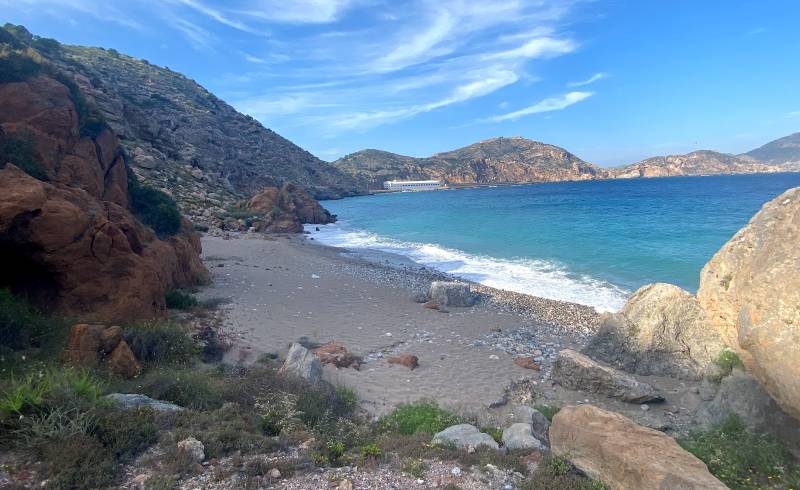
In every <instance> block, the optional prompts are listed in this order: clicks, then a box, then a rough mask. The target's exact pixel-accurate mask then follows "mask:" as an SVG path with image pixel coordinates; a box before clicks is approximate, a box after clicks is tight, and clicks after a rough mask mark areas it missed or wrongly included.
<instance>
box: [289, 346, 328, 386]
mask: <svg viewBox="0 0 800 490" xmlns="http://www.w3.org/2000/svg"><path fill="white" fill-rule="evenodd" d="M278 374H281V375H283V376H292V377H295V378H299V379H303V380H306V381H308V382H309V383H311V384H317V383H319V382H321V381H322V363H320V361H319V358H317V356H315V355H314V353H313V352H311V351H310V350H308V349H306V348H305V347H303V346H302V345H300V344H298V343H297V342H295V343H294V344H292V346H291V347H290V348H289V353H288V354H286V360H285V361H284V362H283V365H282V366H281V368H280V369H279V370H278Z"/></svg>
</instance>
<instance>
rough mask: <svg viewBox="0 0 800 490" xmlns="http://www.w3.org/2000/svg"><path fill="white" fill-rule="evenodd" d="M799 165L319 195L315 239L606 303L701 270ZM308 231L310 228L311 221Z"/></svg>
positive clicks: (692, 283)
mask: <svg viewBox="0 0 800 490" xmlns="http://www.w3.org/2000/svg"><path fill="white" fill-rule="evenodd" d="M796 186H800V174H798V173H795V174H762V175H738V176H713V177H672V178H660V179H636V180H608V181H593V182H564V183H548V184H530V185H521V186H513V187H491V188H477V189H464V190H453V191H436V192H420V193H396V194H384V195H377V196H365V197H355V198H349V199H342V200H336V201H326V202H324V203H323V205H324V206H325V207H326V208H328V209H329V210H330V211H331V212H333V213H335V214H337V215H338V216H339V222H338V223H336V224H333V225H328V226H323V227H320V231H319V232H313V235H314V236H315V238H316V239H317V240H319V241H320V242H322V243H326V244H330V245H337V246H343V247H347V248H351V249H360V248H368V249H377V250H383V251H389V252H395V253H400V254H403V255H406V256H408V257H410V258H411V259H413V260H415V261H417V262H419V263H420V264H424V265H426V266H429V267H433V268H436V269H439V270H442V271H445V272H449V273H452V274H455V275H458V276H461V277H464V278H467V279H471V280H474V281H478V282H481V283H484V284H487V285H489V286H493V287H499V288H504V289H509V290H513V291H518V292H524V293H529V294H535V295H537V296H542V297H546V298H552V299H560V300H566V301H574V302H578V303H582V304H587V305H590V306H594V307H595V308H597V309H598V310H601V311H608V310H616V309H618V308H620V307H621V306H622V305H623V304H624V302H625V299H626V297H627V296H628V295H630V293H631V292H632V291H635V290H636V289H637V288H639V287H640V286H642V285H644V284H647V283H651V282H656V281H663V282H670V283H673V284H677V285H679V286H681V287H683V288H686V289H688V290H690V291H696V289H697V286H698V281H699V273H700V269H701V268H702V267H703V265H704V264H705V263H706V262H707V261H708V259H709V258H710V257H711V256H712V255H713V254H714V253H715V252H716V251H717V250H718V249H719V248H720V246H721V245H722V244H723V243H725V242H726V241H727V240H728V239H729V238H730V237H731V236H733V234H734V233H735V232H736V231H737V230H739V229H740V228H741V227H742V226H744V225H745V224H746V223H747V221H748V220H749V219H750V217H751V216H752V215H753V214H754V213H756V212H757V211H758V209H759V208H760V207H761V205H763V204H764V203H765V202H766V201H769V200H770V199H772V198H774V197H775V196H777V195H778V194H780V193H781V192H783V191H784V190H786V189H788V188H790V187H796ZM309 229H310V230H314V227H310V228H309Z"/></svg>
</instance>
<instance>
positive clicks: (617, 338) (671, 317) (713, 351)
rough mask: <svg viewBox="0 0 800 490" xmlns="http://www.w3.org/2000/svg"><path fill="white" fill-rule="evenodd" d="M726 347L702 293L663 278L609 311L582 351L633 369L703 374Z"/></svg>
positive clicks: (689, 375) (649, 372) (646, 372)
mask: <svg viewBox="0 0 800 490" xmlns="http://www.w3.org/2000/svg"><path fill="white" fill-rule="evenodd" d="M724 346H725V343H724V342H723V338H722V336H721V335H720V334H719V332H718V331H717V330H715V329H711V328H708V320H707V319H706V316H705V312H704V311H703V309H702V308H700V304H699V303H698V301H697V298H695V297H694V296H693V295H692V294H690V293H688V292H686V291H684V290H683V289H681V288H679V287H677V286H673V285H672V284H663V283H658V284H649V285H647V286H644V287H642V288H641V289H639V290H638V291H636V293H634V294H633V296H631V297H630V299H628V302H627V303H626V304H625V306H624V307H623V308H622V310H621V311H620V312H619V313H614V314H605V315H604V316H603V318H602V320H601V325H600V330H599V331H598V333H597V334H596V335H595V337H593V338H592V339H591V340H590V342H589V344H588V345H587V346H586V347H584V349H583V351H582V352H583V353H584V354H587V355H588V356H589V357H591V358H593V359H598V360H601V361H603V362H606V363H608V364H610V365H612V366H614V367H616V368H618V369H622V370H624V371H627V372H631V373H636V374H640V375H645V376H649V375H672V376H678V377H683V378H693V379H699V378H700V377H702V376H703V373H704V372H705V370H706V369H707V367H708V366H709V364H710V363H711V362H712V361H713V360H714V359H716V357H717V356H718V355H719V353H720V352H721V351H722V349H723V348H724Z"/></svg>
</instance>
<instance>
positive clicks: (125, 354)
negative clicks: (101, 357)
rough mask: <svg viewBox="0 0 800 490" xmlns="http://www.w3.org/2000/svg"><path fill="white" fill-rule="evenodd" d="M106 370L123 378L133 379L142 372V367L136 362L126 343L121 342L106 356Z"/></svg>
mask: <svg viewBox="0 0 800 490" xmlns="http://www.w3.org/2000/svg"><path fill="white" fill-rule="evenodd" d="M108 369H109V370H110V371H111V372H112V373H114V374H116V375H117V376H122V377H123V378H133V377H136V376H138V375H139V374H140V373H141V372H142V365H141V364H139V361H137V360H136V356H135V355H133V351H132V350H131V348H130V347H128V343H127V342H125V341H124V340H121V341H120V342H119V344H117V346H116V347H115V348H114V350H113V351H111V354H110V355H109V356H108Z"/></svg>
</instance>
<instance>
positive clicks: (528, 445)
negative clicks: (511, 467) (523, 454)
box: [503, 422, 545, 451]
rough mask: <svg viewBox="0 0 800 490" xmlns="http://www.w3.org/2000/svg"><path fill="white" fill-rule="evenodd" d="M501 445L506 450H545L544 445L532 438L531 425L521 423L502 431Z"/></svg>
mask: <svg viewBox="0 0 800 490" xmlns="http://www.w3.org/2000/svg"><path fill="white" fill-rule="evenodd" d="M503 445H504V446H505V447H507V448H508V449H536V450H539V451H542V450H544V449H545V445H544V444H542V442H541V441H540V440H539V439H537V438H536V437H534V436H533V431H532V429H531V424H526V423H523V422H518V423H516V424H511V426H509V427H508V428H506V429H505V430H503Z"/></svg>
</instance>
